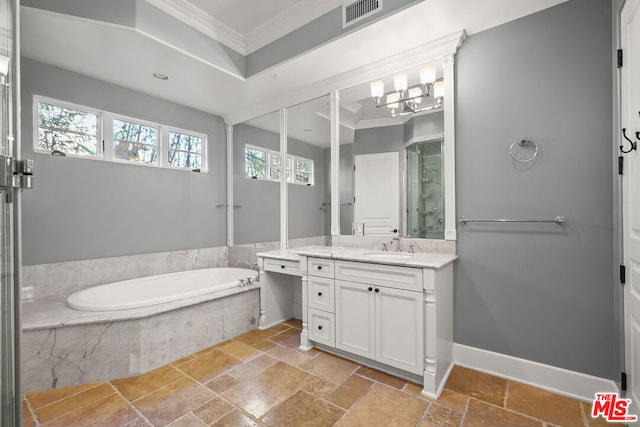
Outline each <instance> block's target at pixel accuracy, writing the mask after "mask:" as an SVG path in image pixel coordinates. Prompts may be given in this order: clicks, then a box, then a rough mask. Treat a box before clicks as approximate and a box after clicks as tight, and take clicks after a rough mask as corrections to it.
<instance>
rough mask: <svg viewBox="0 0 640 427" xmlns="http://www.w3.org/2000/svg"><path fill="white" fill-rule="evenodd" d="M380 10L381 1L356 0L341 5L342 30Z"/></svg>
mask: <svg viewBox="0 0 640 427" xmlns="http://www.w3.org/2000/svg"><path fill="white" fill-rule="evenodd" d="M381 10H382V0H357V1H354V2H350V3H343V5H342V28H344V27H348V26H349V25H352V24H355V23H356V22H358V21H360V20H362V19H364V18H366V17H368V16H370V15H373V14H374V13H377V12H380V11H381Z"/></svg>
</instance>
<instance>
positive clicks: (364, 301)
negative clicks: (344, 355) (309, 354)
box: [335, 280, 376, 359]
mask: <svg viewBox="0 0 640 427" xmlns="http://www.w3.org/2000/svg"><path fill="white" fill-rule="evenodd" d="M335 290H336V295H335V300H336V347H337V348H339V349H340V350H344V351H348V352H349V353H353V354H357V355H359V356H363V357H366V358H369V359H374V358H375V354H376V353H375V350H376V349H375V335H374V329H373V328H374V303H373V286H372V285H365V284H362V283H351V282H343V281H342V280H336V289H335Z"/></svg>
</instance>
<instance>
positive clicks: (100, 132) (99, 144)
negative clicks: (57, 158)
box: [33, 95, 104, 160]
mask: <svg viewBox="0 0 640 427" xmlns="http://www.w3.org/2000/svg"><path fill="white" fill-rule="evenodd" d="M40 103H42V104H48V105H53V106H54V107H62V108H66V109H68V110H75V111H80V112H82V113H87V114H93V115H95V116H96V155H95V156H81V155H79V154H74V153H67V152H65V155H66V156H68V157H73V158H76V159H92V160H102V159H103V158H104V144H103V141H104V129H103V126H102V124H103V112H102V111H100V110H97V109H95V108H91V107H86V106H84V105H80V104H75V103H73V102H67V101H59V100H57V99H53V98H48V97H44V96H40V95H34V96H33V151H34V152H35V153H41V154H51V153H52V152H53V150H52V151H47V150H43V149H42V148H40V144H39V143H40V114H39V108H38V104H40Z"/></svg>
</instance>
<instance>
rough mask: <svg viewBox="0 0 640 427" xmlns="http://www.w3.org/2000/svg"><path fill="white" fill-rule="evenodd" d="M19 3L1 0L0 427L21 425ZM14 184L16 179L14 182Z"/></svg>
mask: <svg viewBox="0 0 640 427" xmlns="http://www.w3.org/2000/svg"><path fill="white" fill-rule="evenodd" d="M17 22H18V1H16V0H0V392H1V393H2V396H1V401H0V404H1V405H2V406H1V407H0V425H2V426H19V425H20V424H21V414H20V409H21V404H20V401H21V399H20V390H19V389H20V387H19V369H18V336H19V335H18V334H19V332H18V328H19V321H18V319H19V297H18V295H17V289H18V284H17V281H16V274H15V271H14V266H15V264H14V263H15V259H14V256H15V253H16V252H15V246H14V244H15V241H14V240H15V239H14V236H15V230H16V229H17V227H16V224H15V222H16V217H15V216H14V212H15V210H14V209H15V206H14V205H15V204H16V202H17V201H16V198H19V191H17V190H14V188H13V187H14V180H15V179H16V178H19V177H14V169H15V166H16V164H17V163H16V162H15V160H14V156H15V154H16V153H17V152H18V151H17V146H18V137H17V132H18V129H19V127H18V111H19V108H18V78H17V76H18V70H19V67H18V64H17V58H18V51H17V47H18V42H17V34H18V31H17ZM16 183H19V180H18V181H16Z"/></svg>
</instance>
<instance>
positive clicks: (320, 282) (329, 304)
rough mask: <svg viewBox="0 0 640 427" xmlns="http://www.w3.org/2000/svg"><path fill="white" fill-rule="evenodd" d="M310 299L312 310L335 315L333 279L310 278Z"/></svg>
mask: <svg viewBox="0 0 640 427" xmlns="http://www.w3.org/2000/svg"><path fill="white" fill-rule="evenodd" d="M308 299H309V307H310V308H315V309H318V310H324V311H328V312H329V313H335V311H334V303H333V301H334V283H333V279H328V278H325V277H315V276H309V295H308Z"/></svg>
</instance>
